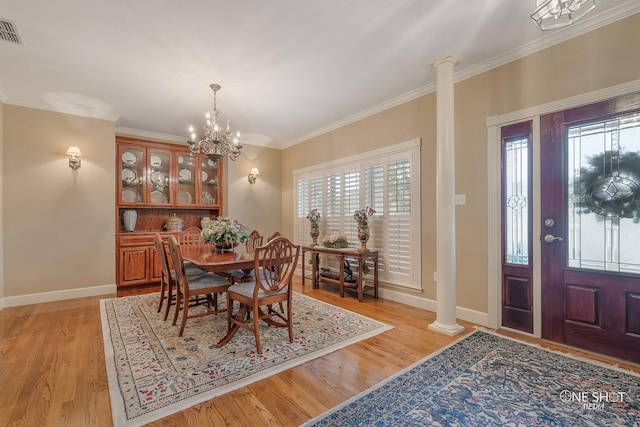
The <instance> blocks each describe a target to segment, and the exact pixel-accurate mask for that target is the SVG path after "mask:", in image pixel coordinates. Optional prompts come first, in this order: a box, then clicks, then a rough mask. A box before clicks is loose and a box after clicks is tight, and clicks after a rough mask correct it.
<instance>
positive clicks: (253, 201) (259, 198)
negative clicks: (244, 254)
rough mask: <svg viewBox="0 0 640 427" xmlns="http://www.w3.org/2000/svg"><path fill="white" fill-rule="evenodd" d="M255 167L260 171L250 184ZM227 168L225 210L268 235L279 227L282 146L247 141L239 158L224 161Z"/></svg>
mask: <svg viewBox="0 0 640 427" xmlns="http://www.w3.org/2000/svg"><path fill="white" fill-rule="evenodd" d="M254 167H255V168H258V170H259V171H260V175H259V176H258V180H257V182H256V183H255V184H249V181H248V179H247V176H248V175H249V171H250V170H251V168H254ZM225 170H226V173H225V176H226V180H225V184H226V188H227V189H226V192H225V195H226V198H225V200H224V202H225V209H224V211H225V212H224V213H225V214H226V215H229V216H231V217H233V218H237V219H238V220H239V221H240V222H241V223H242V224H245V225H247V226H248V227H249V228H251V229H252V230H258V231H259V232H260V234H262V235H264V236H266V237H269V236H270V235H272V234H273V232H275V231H280V221H281V217H282V206H281V205H280V194H281V192H280V181H281V177H280V173H281V166H280V150H274V149H273V148H264V147H257V146H254V145H245V146H244V147H243V149H242V155H241V156H240V157H239V158H238V159H237V160H236V161H230V160H228V159H227V160H226V161H225Z"/></svg>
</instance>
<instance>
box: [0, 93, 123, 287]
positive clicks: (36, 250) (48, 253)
mask: <svg viewBox="0 0 640 427" xmlns="http://www.w3.org/2000/svg"><path fill="white" fill-rule="evenodd" d="M3 118H4V119H3V122H4V126H3V141H4V143H3V147H2V148H3V150H2V168H3V173H2V179H3V183H2V191H3V195H4V197H3V198H2V203H3V218H2V219H3V228H4V234H3V236H2V237H3V238H2V246H3V250H4V257H3V264H4V297H11V296H17V295H27V294H34V293H43V292H53V291H62V290H69V289H78V288H86V287H92V286H102V285H112V284H114V283H115V255H114V253H115V237H114V234H115V230H114V227H115V220H114V200H115V183H114V176H115V174H114V171H115V166H114V165H115V141H114V135H115V128H114V123H113V122H109V121H104V120H96V119H88V118H81V117H77V116H71V115H66V114H60V113H53V112H48V111H42V110H36V109H31V108H24V107H17V106H13V105H4V109H3ZM70 145H77V146H78V147H79V148H80V150H81V151H82V167H81V168H80V169H79V170H78V171H77V173H74V172H73V171H72V170H71V168H69V166H68V157H67V155H66V151H67V148H68V147H69V146H70Z"/></svg>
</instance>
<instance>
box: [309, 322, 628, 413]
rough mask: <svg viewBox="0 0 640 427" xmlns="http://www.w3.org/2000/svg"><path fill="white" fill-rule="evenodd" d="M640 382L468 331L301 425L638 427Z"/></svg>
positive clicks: (603, 367) (600, 367)
mask: <svg viewBox="0 0 640 427" xmlns="http://www.w3.org/2000/svg"><path fill="white" fill-rule="evenodd" d="M639 398H640V376H639V375H637V374H635V373H632V372H628V371H623V370H621V369H618V368H617V367H615V366H609V365H604V364H598V363H594V362H591V361H587V360H586V359H583V358H578V357H575V356H571V355H564V354H560V353H558V352H552V351H549V350H545V349H543V348H541V347H538V346H534V345H530V344H527V343H524V342H521V341H517V340H513V339H509V338H504V337H500V336H498V335H496V334H493V333H489V332H483V331H475V332H474V333H472V334H470V335H469V336H467V337H465V338H463V339H461V340H459V341H457V342H455V343H453V344H452V345H450V346H448V347H446V348H444V349H443V350H441V351H440V352H438V353H435V354H432V355H430V356H427V357H426V358H424V359H422V360H420V361H418V362H417V363H415V364H413V365H412V366H410V367H408V368H406V369H404V370H403V371H401V372H400V373H398V374H396V375H394V376H392V377H390V378H388V379H387V380H385V381H383V382H382V383H380V384H378V385H376V386H374V387H372V388H370V389H369V390H366V391H364V392H363V393H361V394H359V395H357V396H355V397H354V398H352V399H350V400H348V401H346V402H344V403H343V404H341V405H339V406H337V407H335V408H333V409H331V410H330V411H328V412H326V413H324V414H322V415H320V416H319V417H317V418H314V419H312V420H310V421H309V422H307V423H305V424H304V425H305V426H505V425H508V426H639V425H640V402H639Z"/></svg>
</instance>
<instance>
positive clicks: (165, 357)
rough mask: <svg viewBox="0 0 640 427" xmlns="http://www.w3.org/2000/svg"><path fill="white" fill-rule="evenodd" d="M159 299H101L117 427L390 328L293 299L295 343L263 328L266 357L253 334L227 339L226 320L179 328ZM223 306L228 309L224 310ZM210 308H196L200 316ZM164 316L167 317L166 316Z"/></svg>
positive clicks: (189, 403) (318, 303)
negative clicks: (224, 340)
mask: <svg viewBox="0 0 640 427" xmlns="http://www.w3.org/2000/svg"><path fill="white" fill-rule="evenodd" d="M158 300H159V294H158V293H154V294H145V295H139V296H132V297H126V298H113V299H106V300H101V302H100V303H101V317H102V331H103V337H104V349H105V359H106V367H107V376H108V381H109V395H110V399H111V411H112V416H113V424H114V425H115V426H135V425H141V424H144V423H148V422H151V421H154V420H157V419H159V418H162V417H165V416H167V415H170V414H172V413H175V412H177V411H181V410H183V409H185V408H188V407H190V406H193V405H195V404H197V403H200V402H203V401H206V400H209V399H211V398H213V397H216V396H219V395H221V394H224V393H227V392H229V391H231V390H235V389H237V388H240V387H242V386H245V385H247V384H250V383H252V382H254V381H257V380H259V379H262V378H265V377H267V376H269V375H273V374H275V373H277V372H281V371H284V370H286V369H288V368H291V367H293V366H296V365H299V364H302V363H304V362H306V361H308V360H311V359H314V358H317V357H319V356H322V355H324V354H327V353H330V352H332V351H335V350H337V349H339V348H342V347H345V346H347V345H349V344H352V343H355V342H357V341H360V340H363V339H366V338H369V337H371V336H374V335H376V334H379V333H381V332H383V331H386V330H388V329H391V327H390V326H388V325H385V324H383V323H380V322H378V321H375V320H372V319H369V318H367V317H364V316H361V315H359V314H356V313H353V312H350V311H347V310H343V309H341V308H338V307H335V306H332V305H330V304H326V303H324V302H321V301H318V300H315V299H313V298H309V297H307V296H304V295H302V294H298V293H294V296H293V304H292V310H293V319H294V342H293V343H290V342H289V334H288V331H287V328H274V327H270V326H267V325H266V324H264V325H263V327H262V328H261V331H260V336H261V342H262V348H263V354H262V355H259V354H257V352H256V347H255V340H254V337H253V334H251V333H249V332H248V331H246V330H243V329H241V330H240V331H238V333H237V334H236V336H235V337H234V338H233V339H232V340H231V342H230V343H229V344H227V345H225V346H224V347H222V348H220V349H218V348H216V343H217V342H218V341H219V340H220V339H221V338H222V337H223V336H224V335H225V334H226V330H227V319H226V315H225V314H219V315H213V316H206V317H201V318H196V319H189V321H188V322H187V326H186V328H185V330H184V334H183V336H182V337H179V336H178V332H179V322H178V325H176V326H172V325H171V316H172V315H173V308H172V313H171V316H170V319H168V320H167V321H163V320H162V313H157V312H156V310H157V305H158ZM222 304H223V306H224V302H223V303H222ZM198 309H200V310H202V309H204V307H194V308H190V309H189V312H190V314H191V313H192V311H194V310H198ZM163 311H164V310H163Z"/></svg>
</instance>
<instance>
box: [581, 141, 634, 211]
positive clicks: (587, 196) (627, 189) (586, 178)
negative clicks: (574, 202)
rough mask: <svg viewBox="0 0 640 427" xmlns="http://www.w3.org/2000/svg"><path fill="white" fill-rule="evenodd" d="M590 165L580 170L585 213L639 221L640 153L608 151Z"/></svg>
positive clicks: (589, 162)
mask: <svg viewBox="0 0 640 427" xmlns="http://www.w3.org/2000/svg"><path fill="white" fill-rule="evenodd" d="M588 164H589V166H588V167H586V166H585V167H582V168H580V181H579V182H580V184H579V188H580V189H579V191H580V193H581V200H580V202H579V205H580V206H581V207H583V210H582V212H583V213H591V212H593V213H596V214H599V215H601V216H604V217H615V216H617V217H620V218H633V220H634V222H640V154H638V153H636V152H625V153H622V154H620V152H619V151H605V152H604V153H600V154H597V155H595V156H592V157H591V158H589V160H588Z"/></svg>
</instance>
